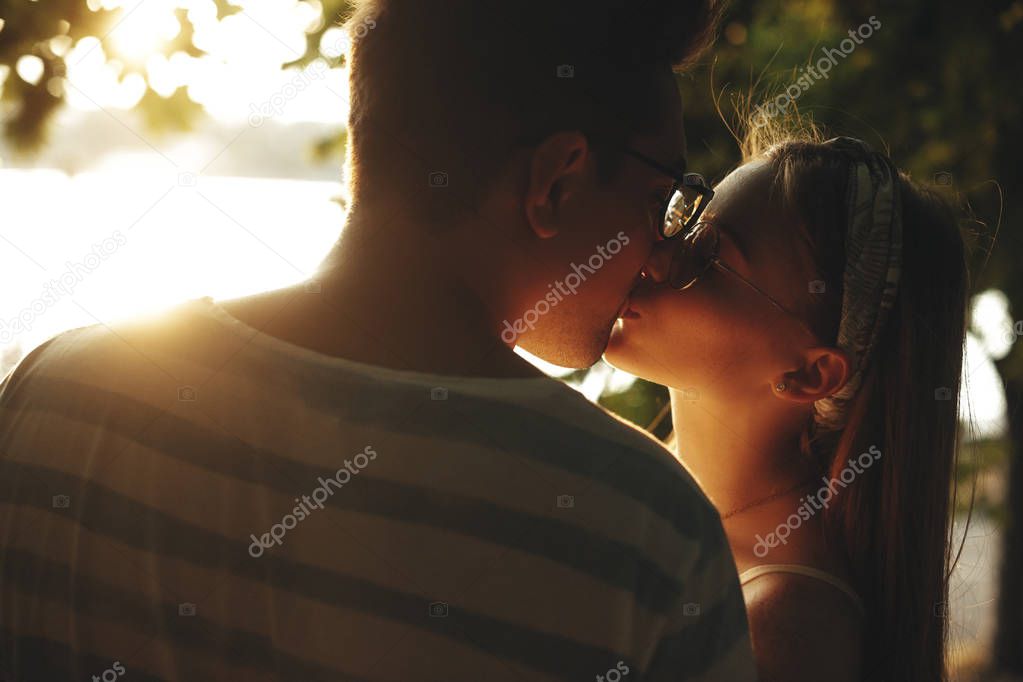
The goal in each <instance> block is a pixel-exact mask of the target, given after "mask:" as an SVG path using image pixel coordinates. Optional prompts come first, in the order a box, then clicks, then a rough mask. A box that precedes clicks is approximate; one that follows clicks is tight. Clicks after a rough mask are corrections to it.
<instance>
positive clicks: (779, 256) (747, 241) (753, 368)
mask: <svg viewBox="0 0 1023 682" xmlns="http://www.w3.org/2000/svg"><path fill="white" fill-rule="evenodd" d="M771 176H772V173H771V171H770V169H769V167H768V166H767V164H766V163H765V162H759V161H758V162H752V163H749V164H747V165H745V166H742V167H740V168H739V169H737V170H736V171H734V172H733V173H731V174H729V175H728V177H726V178H725V179H724V180H723V181H722V182H721V183H720V184H719V185H718V186H717V187H716V188H715V196H714V199H713V200H712V201H711V203H710V204H709V205H708V206H707V209H706V211H705V212H704V215H703V217H702V220H703V221H705V222H713V223H715V224H716V225H718V226H719V231H720V235H721V237H720V251H719V257H720V259H721V261H722V262H723V263H725V264H726V265H728V266H729V267H731V268H732V269H734V270H735V271H737V272H738V273H739V274H741V275H742V276H743V277H745V278H747V279H748V280H750V281H751V282H753V283H754V284H755V285H757V286H758V287H759V288H760V289H762V290H764V291H765V292H766V293H768V294H770V295H771V297H773V298H774V299H775V300H777V301H778V302H779V303H781V304H782V305H783V306H785V308H786V309H787V310H791V311H797V312H798V311H801V310H805V309H806V306H807V304H808V302H809V301H810V300H811V298H810V297H811V296H812V295H813V294H812V293H810V289H811V288H813V287H811V282H812V281H813V280H814V276H813V274H812V273H813V272H814V268H813V264H812V260H811V257H810V253H811V252H810V248H809V245H808V244H806V243H805V241H804V240H803V238H802V237H801V236H800V235H801V234H802V231H801V230H799V229H797V227H798V222H796V221H797V219H796V218H795V217H794V216H792V215H789V214H786V213H785V212H783V211H782V210H781V209H780V208H778V207H776V206H775V205H774V204H773V203H772V202H771V201H770V182H771ZM676 248H678V245H677V243H675V242H671V241H668V242H661V243H659V244H658V245H657V247H656V248H655V250H654V252H653V254H652V255H651V258H650V260H649V261H648V263H647V268H646V273H647V274H648V276H647V277H646V278H645V279H644V280H643V281H642V282H641V283H640V284H639V285H638V286H637V287H636V288H635V289H633V291H632V293H631V295H630V298H629V307H628V309H627V310H626V311H625V313H624V314H623V316H622V318H621V319H619V320H618V322H617V323H616V325H615V328H614V330H613V332H612V334H611V339H610V342H609V344H608V347H607V351H606V353H605V358H606V359H607V361H608V362H609V363H611V364H612V365H614V366H615V367H618V368H620V369H623V370H625V371H627V372H630V373H632V374H636V375H638V376H641V377H643V378H645V379H648V380H650V381H655V382H657V383H660V384H664V385H666V386H669V387H672V388H678V389H693V390H695V391H696V393H690V394H689V395H691V396H693V397H694V398H700V399H702V398H704V397H708V398H711V397H717V398H726V399H727V398H734V397H737V396H741V395H743V394H744V393H745V394H747V395H749V393H748V392H750V391H759V390H761V389H765V390H768V391H769V390H770V388H771V386H772V385H773V383H772V382H773V380H774V379H775V378H776V377H777V376H778V375H779V374H781V373H783V372H784V371H786V370H789V369H791V368H792V367H791V365H792V363H793V362H796V359H795V356H794V353H798V351H800V350H802V349H804V348H807V347H809V346H810V345H812V344H813V339H812V338H811V337H810V336H809V335H808V333H807V332H806V331H804V330H803V329H802V328H801V327H800V325H799V322H797V321H796V320H794V319H792V318H791V317H789V316H788V315H786V314H785V313H784V312H782V311H780V310H778V309H777V308H776V307H774V306H773V305H772V304H771V302H770V301H768V300H767V299H766V298H764V297H763V296H762V295H761V294H759V293H757V292H756V291H754V290H753V289H751V288H750V287H749V286H747V285H746V284H744V283H743V282H742V281H741V280H740V279H739V278H737V277H735V276H734V275H732V274H731V273H726V272H722V271H721V270H719V269H718V268H715V267H713V266H712V267H710V268H709V269H708V270H707V271H706V272H705V273H704V274H703V275H702V276H701V277H700V278H699V280H698V281H697V282H696V283H695V284H693V285H692V286H691V287H689V288H688V289H685V290H683V291H677V290H674V289H672V288H671V287H670V286H669V285H668V283H667V273H668V265H669V263H670V260H671V254H672V253H673V252H674V250H675V249H676Z"/></svg>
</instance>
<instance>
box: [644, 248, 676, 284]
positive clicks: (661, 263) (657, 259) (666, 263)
mask: <svg viewBox="0 0 1023 682" xmlns="http://www.w3.org/2000/svg"><path fill="white" fill-rule="evenodd" d="M676 248H678V241H677V240H675V239H662V240H661V241H658V242H655V243H654V247H653V249H652V250H651V251H650V258H648V259H647V262H646V265H644V266H643V274H644V275H645V276H646V277H649V278H651V279H653V280H654V282H656V283H658V284H659V283H661V282H664V281H666V280H667V279H668V270H669V269H670V268H671V257H672V254H674V253H675V249H676Z"/></svg>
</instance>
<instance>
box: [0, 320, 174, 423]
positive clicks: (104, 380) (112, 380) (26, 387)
mask: <svg viewBox="0 0 1023 682" xmlns="http://www.w3.org/2000/svg"><path fill="white" fill-rule="evenodd" d="M191 303H193V302H191V301H189V302H186V303H183V304H180V305H178V306H174V307H172V308H169V309H165V310H163V311H160V312H157V313H153V314H151V315H146V316H139V317H136V318H131V319H127V320H123V321H119V322H111V323H97V324H92V325H87V326H82V327H76V328H74V329H69V330H66V331H63V332H60V333H58V334H55V335H54V336H52V337H50V338H49V339H47V340H45V341H44V342H43V343H41V344H39V345H38V346H36V347H35V348H34V349H33V350H31V351H30V352H29V353H28V354H27V355H26V356H25V357H24V358H22V359H21V360H20V361H19V362H18V363H17V364H16V365H15V366H14V368H12V369H11V371H10V372H9V373H8V374H7V377H6V378H5V379H4V380H3V381H2V383H0V404H3V405H4V406H6V407H10V406H11V405H12V404H14V403H15V402H17V403H22V402H23V401H24V400H25V399H27V398H31V397H39V396H42V395H44V394H48V393H53V392H61V393H69V394H79V393H81V392H83V391H91V392H96V394H97V395H98V394H101V392H102V391H104V390H109V391H114V392H123V393H128V392H132V390H133V388H132V387H136V388H137V387H138V386H139V384H140V382H141V383H143V384H144V383H155V382H156V380H157V377H162V380H163V381H164V382H170V380H171V374H172V370H171V369H170V367H171V365H172V364H173V362H175V361H185V360H187V357H186V356H187V355H188V352H189V344H188V343H187V339H186V336H187V335H188V334H189V331H188V327H189V325H187V324H184V323H183V315H184V314H185V312H186V311H185V307H186V306H188V305H189V304H191ZM174 356H176V357H174Z"/></svg>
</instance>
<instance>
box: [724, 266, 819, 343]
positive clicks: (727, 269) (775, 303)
mask: <svg viewBox="0 0 1023 682" xmlns="http://www.w3.org/2000/svg"><path fill="white" fill-rule="evenodd" d="M711 263H713V264H714V267H716V268H718V269H719V270H724V271H725V272H727V273H729V274H731V275H732V276H733V277H736V278H737V279H738V280H739V281H740V282H742V283H743V284H745V285H746V286H748V287H749V288H750V289H752V290H753V291H755V292H757V293H758V294H760V295H761V296H763V297H764V298H766V299H767V300H768V301H770V302H771V305H773V306H774V307H775V308H777V309H778V310H780V311H781V312H783V313H785V314H786V315H788V316H789V317H791V318H792V319H793V320H795V321H796V322H798V323H799V326H801V327H802V328H803V329H805V330H806V331H808V332H809V333H810V335H811V336H813V337H814V338H817V332H815V331H814V330H812V329H810V327H809V326H807V324H806V323H805V322H803V321H802V320H801V319H799V317H798V316H797V315H796V314H795V313H793V312H792V311H790V310H789V309H788V308H786V307H785V306H783V305H782V304H781V303H779V302H778V301H777V300H775V298H774V297H773V296H771V294H769V293H767V292H766V291H764V290H763V289H761V288H760V287H758V286H757V285H756V284H754V283H753V282H751V281H749V280H748V279H746V278H745V277H743V276H742V275H740V274H739V273H738V272H736V271H735V270H734V269H732V268H731V267H729V266H728V265H726V264H725V263H724V262H722V260H721V259H720V258H712V259H711Z"/></svg>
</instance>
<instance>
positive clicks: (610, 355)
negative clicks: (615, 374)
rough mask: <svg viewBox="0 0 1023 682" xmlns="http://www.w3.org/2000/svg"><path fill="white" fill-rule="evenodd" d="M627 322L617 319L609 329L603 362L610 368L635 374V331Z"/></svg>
mask: <svg viewBox="0 0 1023 682" xmlns="http://www.w3.org/2000/svg"><path fill="white" fill-rule="evenodd" d="M631 326H632V325H630V323H629V320H626V319H623V318H618V320H617V321H616V322H615V324H614V326H613V327H612V328H611V336H610V337H609V338H608V340H607V348H606V349H605V350H604V362H606V363H608V364H609V365H611V366H612V367H617V368H618V369H621V370H624V371H626V372H629V373H630V374H635V373H636V372H635V369H636V365H637V364H639V363H637V362H636V360H637V357H636V356H637V350H638V349H637V348H636V346H635V337H636V330H635V329H633V328H631Z"/></svg>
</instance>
